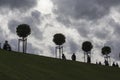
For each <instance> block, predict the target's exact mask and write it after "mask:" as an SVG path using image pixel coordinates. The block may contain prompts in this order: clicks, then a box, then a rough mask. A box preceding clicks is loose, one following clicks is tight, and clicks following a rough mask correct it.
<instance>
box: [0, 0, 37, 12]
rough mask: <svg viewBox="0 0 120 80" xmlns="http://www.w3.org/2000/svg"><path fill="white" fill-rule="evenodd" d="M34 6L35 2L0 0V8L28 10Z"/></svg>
mask: <svg viewBox="0 0 120 80" xmlns="http://www.w3.org/2000/svg"><path fill="white" fill-rule="evenodd" d="M36 4H37V0H0V8H10V9H21V10H28V9H30V8H32V7H34V6H36Z"/></svg>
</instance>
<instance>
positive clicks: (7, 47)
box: [3, 41, 11, 51]
mask: <svg viewBox="0 0 120 80" xmlns="http://www.w3.org/2000/svg"><path fill="white" fill-rule="evenodd" d="M3 49H4V50H8V51H11V46H10V45H9V44H8V41H5V43H4V44H3Z"/></svg>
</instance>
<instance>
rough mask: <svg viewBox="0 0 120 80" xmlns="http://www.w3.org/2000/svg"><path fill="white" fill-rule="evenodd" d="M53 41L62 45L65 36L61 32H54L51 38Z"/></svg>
mask: <svg viewBox="0 0 120 80" xmlns="http://www.w3.org/2000/svg"><path fill="white" fill-rule="evenodd" d="M53 42H54V43H55V44H56V45H62V44H64V43H65V36H64V35H63V34H61V33H58V34H55V35H54V38H53Z"/></svg>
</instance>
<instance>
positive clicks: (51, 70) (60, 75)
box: [0, 50, 120, 80]
mask: <svg viewBox="0 0 120 80" xmlns="http://www.w3.org/2000/svg"><path fill="white" fill-rule="evenodd" d="M119 79H120V69H119V68H114V67H105V66H99V65H93V64H85V63H80V62H73V61H64V60H59V59H53V58H47V57H41V56H36V55H30V54H22V53H17V52H7V51H4V50H0V80H119Z"/></svg>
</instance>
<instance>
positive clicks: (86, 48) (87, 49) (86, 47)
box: [82, 41, 93, 63]
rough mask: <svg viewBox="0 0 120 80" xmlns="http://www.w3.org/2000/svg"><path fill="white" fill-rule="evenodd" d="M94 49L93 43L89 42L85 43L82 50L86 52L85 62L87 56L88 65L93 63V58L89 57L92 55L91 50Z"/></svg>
mask: <svg viewBox="0 0 120 80" xmlns="http://www.w3.org/2000/svg"><path fill="white" fill-rule="evenodd" d="M92 48H93V45H92V43H91V42H89V41H85V42H83V44H82V50H83V51H84V62H85V55H87V62H88V63H90V62H91V57H90V56H89V55H91V49H92ZM88 60H89V61H88Z"/></svg>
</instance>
